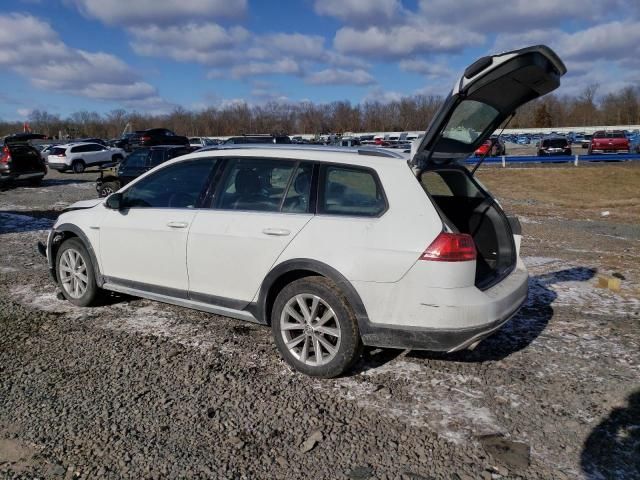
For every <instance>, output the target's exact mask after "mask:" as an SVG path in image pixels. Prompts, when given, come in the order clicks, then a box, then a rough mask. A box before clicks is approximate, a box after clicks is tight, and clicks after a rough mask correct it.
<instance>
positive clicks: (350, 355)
mask: <svg viewBox="0 0 640 480" xmlns="http://www.w3.org/2000/svg"><path fill="white" fill-rule="evenodd" d="M271 328H272V331H273V336H274V339H275V342H276V345H277V347H278V350H279V351H280V354H281V355H282V356H283V358H284V359H285V360H286V362H287V363H288V364H289V365H291V366H292V367H293V368H295V369H296V370H298V371H300V372H302V373H304V374H306V375H311V376H314V377H324V378H331V377H335V376H338V375H340V374H342V373H344V372H345V371H346V370H348V369H349V368H350V367H351V366H352V365H353V364H354V362H355V361H356V360H357V359H358V358H359V356H360V353H361V349H362V342H361V340H360V333H359V331H358V322H357V320H356V317H355V314H354V313H353V310H352V308H351V306H350V305H349V302H348V301H347V299H346V297H345V296H344V294H343V293H342V292H341V291H340V289H339V288H338V287H337V286H336V285H335V284H334V283H333V282H331V281H330V280H328V279H326V278H324V277H306V278H302V279H300V280H296V281H294V282H292V283H290V284H289V285H287V286H286V287H284V288H283V289H282V291H281V292H280V293H279V294H278V296H277V297H276V301H275V303H274V305H273V310H272V315H271Z"/></svg>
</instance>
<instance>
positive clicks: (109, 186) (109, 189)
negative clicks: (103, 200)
mask: <svg viewBox="0 0 640 480" xmlns="http://www.w3.org/2000/svg"><path fill="white" fill-rule="evenodd" d="M119 189H120V184H119V183H118V182H105V183H103V184H102V185H100V188H99V189H98V196H100V197H108V196H109V195H111V194H112V193H114V192H116V191H118V190H119Z"/></svg>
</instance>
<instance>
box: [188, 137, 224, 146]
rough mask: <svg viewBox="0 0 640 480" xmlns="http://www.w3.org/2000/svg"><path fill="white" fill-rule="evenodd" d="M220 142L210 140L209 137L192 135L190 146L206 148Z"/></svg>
mask: <svg viewBox="0 0 640 480" xmlns="http://www.w3.org/2000/svg"><path fill="white" fill-rule="evenodd" d="M217 144H218V142H215V141H213V140H209V139H208V138H207V137H190V138H189V146H190V147H191V148H204V147H211V146H213V145H217Z"/></svg>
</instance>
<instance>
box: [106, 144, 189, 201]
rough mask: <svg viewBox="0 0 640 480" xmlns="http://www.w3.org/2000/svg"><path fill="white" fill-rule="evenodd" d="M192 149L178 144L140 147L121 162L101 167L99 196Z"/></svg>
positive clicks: (108, 193) (110, 192)
mask: <svg viewBox="0 0 640 480" xmlns="http://www.w3.org/2000/svg"><path fill="white" fill-rule="evenodd" d="M190 152H191V149H190V148H187V147H183V146H176V145H159V146H155V147H146V148H145V147H143V148H138V149H137V150H136V151H135V152H133V153H131V154H130V155H129V156H128V157H127V158H125V159H124V160H122V161H121V162H119V163H110V164H106V165H104V166H103V168H101V169H100V178H98V179H97V180H96V191H97V192H98V196H99V197H106V196H108V195H111V194H112V193H113V192H115V191H117V190H119V189H120V188H122V187H123V186H125V185H126V184H128V183H129V182H131V181H132V180H134V179H135V178H138V177H139V176H140V175H142V174H143V173H145V172H147V171H149V170H151V169H152V168H154V167H157V166H158V165H160V164H162V163H164V162H166V161H167V160H171V159H172V158H176V157H179V156H181V155H186V154H187V153H190Z"/></svg>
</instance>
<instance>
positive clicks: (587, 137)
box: [580, 134, 591, 148]
mask: <svg viewBox="0 0 640 480" xmlns="http://www.w3.org/2000/svg"><path fill="white" fill-rule="evenodd" d="M589 145H591V135H588V134H587V135H583V136H582V140H581V141H580V146H581V147H582V148H589Z"/></svg>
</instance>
